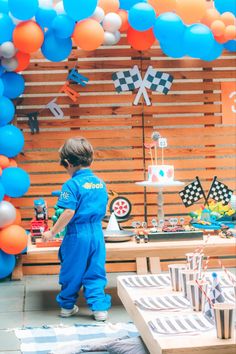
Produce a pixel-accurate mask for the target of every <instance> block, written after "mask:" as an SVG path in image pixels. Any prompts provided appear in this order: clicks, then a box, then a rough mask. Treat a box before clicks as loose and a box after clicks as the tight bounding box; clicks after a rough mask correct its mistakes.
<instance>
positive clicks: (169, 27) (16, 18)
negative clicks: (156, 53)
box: [0, 0, 236, 279]
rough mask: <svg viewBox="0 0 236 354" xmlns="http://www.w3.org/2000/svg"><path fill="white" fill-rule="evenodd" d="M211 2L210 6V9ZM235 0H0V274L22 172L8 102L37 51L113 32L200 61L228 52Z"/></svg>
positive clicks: (235, 25) (140, 46)
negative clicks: (224, 51) (157, 42)
mask: <svg viewBox="0 0 236 354" xmlns="http://www.w3.org/2000/svg"><path fill="white" fill-rule="evenodd" d="M211 4H214V7H211V6H212V5H211ZM235 9H236V0H227V1H226V0H215V2H214V3H213V2H211V3H210V7H209V2H207V1H206V0H120V1H119V0H89V1H88V0H62V1H59V2H58V3H57V4H56V5H55V6H54V5H53V0H0V279H1V278H2V277H4V276H7V275H9V274H10V273H11V272H12V269H13V268H14V264H15V261H14V260H13V259H12V258H11V257H14V256H13V255H15V254H18V253H20V252H22V250H23V249H24V248H25V247H26V243H27V237H26V233H25V231H24V229H23V228H22V227H21V226H19V224H20V219H21V217H20V213H19V210H17V209H16V208H15V207H14V206H13V203H12V202H11V198H19V197H21V196H23V195H24V194H25V193H26V192H27V191H28V188H29V186H30V179H29V176H28V174H27V173H26V172H25V171H23V170H22V169H21V168H19V167H17V164H16V162H15V160H14V158H15V157H16V156H17V155H18V154H19V153H20V152H21V151H22V149H23V146H24V136H23V134H22V132H21V130H20V129H18V128H17V127H15V126H14V125H12V124H11V122H12V121H13V118H14V114H15V107H14V104H13V102H12V101H11V100H12V99H15V98H17V97H19V96H20V95H22V93H23V92H24V87H25V83H24V78H23V76H22V75H21V74H20V72H22V71H24V70H25V69H26V68H27V67H28V65H29V63H30V56H31V55H32V53H34V52H36V51H38V50H41V52H42V54H43V55H44V57H45V58H46V59H48V60H50V61H52V62H58V61H62V60H65V59H66V58H68V57H69V55H70V53H71V50H72V45H73V43H74V45H77V46H78V47H79V48H80V49H81V50H85V51H91V50H95V49H97V48H98V47H100V46H101V45H105V46H111V45H116V44H117V43H119V41H120V38H121V33H125V34H127V41H128V43H129V44H130V46H131V47H133V48H134V49H136V50H139V51H142V50H148V49H149V48H150V47H151V46H152V45H153V44H154V43H155V41H156V40H158V41H159V43H160V47H161V49H162V51H163V52H164V53H165V54H166V55H167V56H170V57H173V58H182V57H184V56H186V55H188V56H190V57H193V58H198V59H202V60H206V61H212V60H215V59H217V58H218V57H219V56H220V55H221V54H222V51H223V49H224V48H225V49H226V50H228V51H230V52H235V51H236V22H235V15H236V10H235Z"/></svg>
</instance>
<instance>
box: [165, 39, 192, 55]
mask: <svg viewBox="0 0 236 354" xmlns="http://www.w3.org/2000/svg"><path fill="white" fill-rule="evenodd" d="M160 46H161V50H162V51H163V53H164V54H165V55H167V56H168V57H172V58H182V57H184V56H185V55H186V49H185V47H184V43H183V39H182V38H180V39H177V38H176V39H173V40H169V41H164V42H160Z"/></svg>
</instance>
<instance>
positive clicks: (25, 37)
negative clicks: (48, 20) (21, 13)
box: [13, 20, 44, 53]
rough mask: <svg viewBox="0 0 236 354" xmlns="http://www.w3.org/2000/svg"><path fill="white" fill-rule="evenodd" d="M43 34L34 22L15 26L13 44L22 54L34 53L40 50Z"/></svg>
mask: <svg viewBox="0 0 236 354" xmlns="http://www.w3.org/2000/svg"><path fill="white" fill-rule="evenodd" d="M43 41H44V33H43V31H42V29H41V27H40V26H39V25H38V24H37V23H35V22H34V21H31V20H30V21H25V22H22V23H20V24H19V25H17V26H16V28H15V29H14V32H13V43H14V44H15V47H16V48H18V49H19V50H20V51H21V52H23V53H34V52H36V51H37V50H38V49H39V48H41V46H42V44H43Z"/></svg>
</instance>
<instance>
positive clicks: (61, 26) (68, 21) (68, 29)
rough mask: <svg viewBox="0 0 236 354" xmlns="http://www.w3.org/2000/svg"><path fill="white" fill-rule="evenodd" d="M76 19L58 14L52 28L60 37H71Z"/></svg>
mask: <svg viewBox="0 0 236 354" xmlns="http://www.w3.org/2000/svg"><path fill="white" fill-rule="evenodd" d="M74 28H75V21H74V20H72V18H71V17H69V16H67V15H64V14H62V15H58V16H56V17H55V18H54V20H53V23H52V30H53V33H54V35H55V36H56V37H58V38H69V37H71V35H72V34H73V32H74Z"/></svg>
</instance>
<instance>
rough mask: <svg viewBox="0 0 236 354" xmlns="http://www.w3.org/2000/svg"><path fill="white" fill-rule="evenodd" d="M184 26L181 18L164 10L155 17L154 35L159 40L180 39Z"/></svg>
mask: <svg viewBox="0 0 236 354" xmlns="http://www.w3.org/2000/svg"><path fill="white" fill-rule="evenodd" d="M185 29H186V26H185V24H184V23H183V21H182V20H181V18H180V17H179V16H178V15H176V14H174V13H172V12H166V13H163V14H161V15H160V16H158V17H157V19H156V21H155V24H154V29H153V31H154V34H155V37H156V38H157V39H158V40H159V41H160V42H163V44H164V41H166V40H167V41H174V40H175V39H176V40H182V38H183V35H184V32H185Z"/></svg>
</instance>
